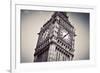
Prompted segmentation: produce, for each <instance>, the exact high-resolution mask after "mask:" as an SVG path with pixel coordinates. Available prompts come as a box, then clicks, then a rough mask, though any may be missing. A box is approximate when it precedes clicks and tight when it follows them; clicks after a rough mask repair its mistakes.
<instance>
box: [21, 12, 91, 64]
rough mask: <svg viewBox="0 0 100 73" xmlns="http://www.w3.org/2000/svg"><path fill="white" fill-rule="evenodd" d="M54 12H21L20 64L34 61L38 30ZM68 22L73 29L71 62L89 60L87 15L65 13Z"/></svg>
mask: <svg viewBox="0 0 100 73" xmlns="http://www.w3.org/2000/svg"><path fill="white" fill-rule="evenodd" d="M53 13H54V12H51V11H34V10H21V24H20V26H21V31H20V32H21V37H20V38H21V40H20V41H21V47H20V50H21V52H20V54H21V56H20V58H21V63H30V62H33V60H34V52H35V48H36V44H37V40H38V34H37V33H39V31H40V28H41V27H42V26H43V25H44V24H45V23H46V22H47V21H48V20H49V19H50V17H51V16H52V14H53ZM67 15H68V17H69V21H70V22H71V24H72V25H73V26H74V27H75V29H76V31H75V33H76V35H77V36H76V37H75V52H74V59H73V60H88V59H89V44H90V43H89V39H90V38H89V33H90V32H89V13H78V12H67Z"/></svg>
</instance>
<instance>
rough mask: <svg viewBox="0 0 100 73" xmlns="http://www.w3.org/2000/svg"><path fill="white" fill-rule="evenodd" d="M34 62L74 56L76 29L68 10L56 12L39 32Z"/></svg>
mask: <svg viewBox="0 0 100 73" xmlns="http://www.w3.org/2000/svg"><path fill="white" fill-rule="evenodd" d="M38 34H39V37H38V41H37V46H36V48H35V54H34V62H46V61H67V60H68V61H70V60H72V59H73V57H74V42H75V36H76V35H75V29H74V26H73V25H71V23H70V22H69V20H68V16H67V13H66V12H55V13H54V14H53V15H52V17H51V19H50V20H49V21H47V22H46V23H45V24H44V25H43V27H41V31H40V32H39V33H38Z"/></svg>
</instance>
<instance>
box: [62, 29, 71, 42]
mask: <svg viewBox="0 0 100 73" xmlns="http://www.w3.org/2000/svg"><path fill="white" fill-rule="evenodd" d="M60 37H61V38H62V39H63V40H64V41H65V42H67V43H69V44H71V35H70V34H69V32H68V31H67V30H65V29H61V30H60Z"/></svg>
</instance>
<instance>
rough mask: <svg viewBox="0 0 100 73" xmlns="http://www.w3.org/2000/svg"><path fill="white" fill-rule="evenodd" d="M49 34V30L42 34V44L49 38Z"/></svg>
mask: <svg viewBox="0 0 100 73" xmlns="http://www.w3.org/2000/svg"><path fill="white" fill-rule="evenodd" d="M48 34H49V30H46V31H44V33H43V34H42V37H41V38H40V39H41V42H42V41H44V40H45V39H46V38H47V36H48Z"/></svg>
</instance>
